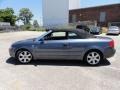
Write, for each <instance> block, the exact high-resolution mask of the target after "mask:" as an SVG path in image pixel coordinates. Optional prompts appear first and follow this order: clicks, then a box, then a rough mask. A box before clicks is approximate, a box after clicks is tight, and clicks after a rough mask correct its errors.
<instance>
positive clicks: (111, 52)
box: [104, 47, 116, 58]
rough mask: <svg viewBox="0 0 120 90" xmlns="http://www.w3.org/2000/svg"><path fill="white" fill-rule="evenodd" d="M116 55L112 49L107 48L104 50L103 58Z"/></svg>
mask: <svg viewBox="0 0 120 90" xmlns="http://www.w3.org/2000/svg"><path fill="white" fill-rule="evenodd" d="M115 53H116V50H115V49H114V48H111V47H108V48H106V49H105V50H104V56H105V58H110V57H113V56H114V55H115Z"/></svg>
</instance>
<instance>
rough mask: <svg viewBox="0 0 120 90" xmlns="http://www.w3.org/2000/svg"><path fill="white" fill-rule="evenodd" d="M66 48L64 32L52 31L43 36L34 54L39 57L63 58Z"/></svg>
mask: <svg viewBox="0 0 120 90" xmlns="http://www.w3.org/2000/svg"><path fill="white" fill-rule="evenodd" d="M68 49H69V42H68V41H67V38H66V32H52V33H51V34H50V35H47V36H45V37H44V41H43V42H42V43H39V44H37V47H36V55H37V57H38V58H39V59H65V58H67V51H68Z"/></svg>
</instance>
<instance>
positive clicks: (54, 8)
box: [42, 0, 80, 27]
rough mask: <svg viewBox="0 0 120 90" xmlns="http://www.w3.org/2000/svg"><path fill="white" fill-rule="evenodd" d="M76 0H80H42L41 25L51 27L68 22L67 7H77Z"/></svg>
mask: <svg viewBox="0 0 120 90" xmlns="http://www.w3.org/2000/svg"><path fill="white" fill-rule="evenodd" d="M78 1H80V0H42V9H43V26H44V27H52V26H57V25H66V24H68V23H69V9H76V8H79V7H78V6H79V3H78ZM74 4H75V5H74ZM76 5H77V6H76Z"/></svg>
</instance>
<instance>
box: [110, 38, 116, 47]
mask: <svg viewBox="0 0 120 90" xmlns="http://www.w3.org/2000/svg"><path fill="white" fill-rule="evenodd" d="M109 46H110V47H111V48H114V47H115V46H114V40H112V41H110V42H109Z"/></svg>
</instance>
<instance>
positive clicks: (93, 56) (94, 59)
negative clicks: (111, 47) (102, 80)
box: [85, 51, 103, 66]
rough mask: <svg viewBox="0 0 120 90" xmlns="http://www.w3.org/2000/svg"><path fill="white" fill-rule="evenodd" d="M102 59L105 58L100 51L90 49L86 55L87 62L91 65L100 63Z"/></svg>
mask: <svg viewBox="0 0 120 90" xmlns="http://www.w3.org/2000/svg"><path fill="white" fill-rule="evenodd" d="M102 59H103V56H102V54H101V53H100V52H98V51H90V52H88V53H87V54H86V55H85V61H86V62H87V64H89V65H91V66H95V65H98V64H100V62H101V60H102Z"/></svg>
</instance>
